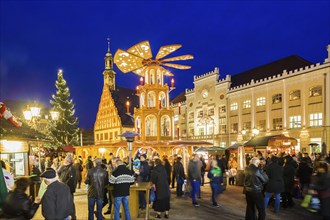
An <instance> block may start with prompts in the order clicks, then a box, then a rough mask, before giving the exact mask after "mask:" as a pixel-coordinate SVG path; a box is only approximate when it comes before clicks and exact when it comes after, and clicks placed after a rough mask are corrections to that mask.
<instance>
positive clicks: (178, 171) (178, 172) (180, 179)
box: [173, 156, 186, 197]
mask: <svg viewBox="0 0 330 220" xmlns="http://www.w3.org/2000/svg"><path fill="white" fill-rule="evenodd" d="M173 172H174V177H175V179H176V196H178V197H181V196H182V195H183V192H182V185H183V183H184V179H185V178H186V176H185V174H184V168H183V165H182V163H181V157H180V156H178V157H177V159H176V162H175V163H174V166H173Z"/></svg>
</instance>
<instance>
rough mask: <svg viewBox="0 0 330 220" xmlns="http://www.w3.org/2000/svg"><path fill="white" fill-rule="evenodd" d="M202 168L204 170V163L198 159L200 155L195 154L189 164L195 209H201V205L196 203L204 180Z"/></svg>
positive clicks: (189, 176)
mask: <svg viewBox="0 0 330 220" xmlns="http://www.w3.org/2000/svg"><path fill="white" fill-rule="evenodd" d="M201 168H202V162H201V161H200V159H199V158H198V155H197V154H194V156H193V159H191V160H190V161H189V164H188V178H189V181H190V184H191V187H192V192H191V199H192V204H193V205H194V206H195V207H199V204H198V203H197V201H196V194H197V193H200V186H201V179H202V174H201Z"/></svg>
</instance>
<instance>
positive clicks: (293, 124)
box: [289, 115, 301, 128]
mask: <svg viewBox="0 0 330 220" xmlns="http://www.w3.org/2000/svg"><path fill="white" fill-rule="evenodd" d="M289 120H290V128H300V127H301V116H300V115H294V116H290V119H289Z"/></svg>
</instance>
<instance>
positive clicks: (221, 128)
mask: <svg viewBox="0 0 330 220" xmlns="http://www.w3.org/2000/svg"><path fill="white" fill-rule="evenodd" d="M226 130H227V125H220V126H219V131H220V134H226Z"/></svg>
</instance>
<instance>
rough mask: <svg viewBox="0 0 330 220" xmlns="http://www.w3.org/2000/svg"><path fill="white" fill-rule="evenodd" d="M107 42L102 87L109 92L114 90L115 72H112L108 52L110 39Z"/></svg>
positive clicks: (110, 55)
mask: <svg viewBox="0 0 330 220" xmlns="http://www.w3.org/2000/svg"><path fill="white" fill-rule="evenodd" d="M107 41H108V50H107V53H106V54H105V57H104V66H105V70H104V71H103V75H104V85H107V86H109V88H110V89H111V90H114V89H115V74H116V73H115V71H113V57H112V54H111V52H110V38H109V37H108V38H107Z"/></svg>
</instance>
